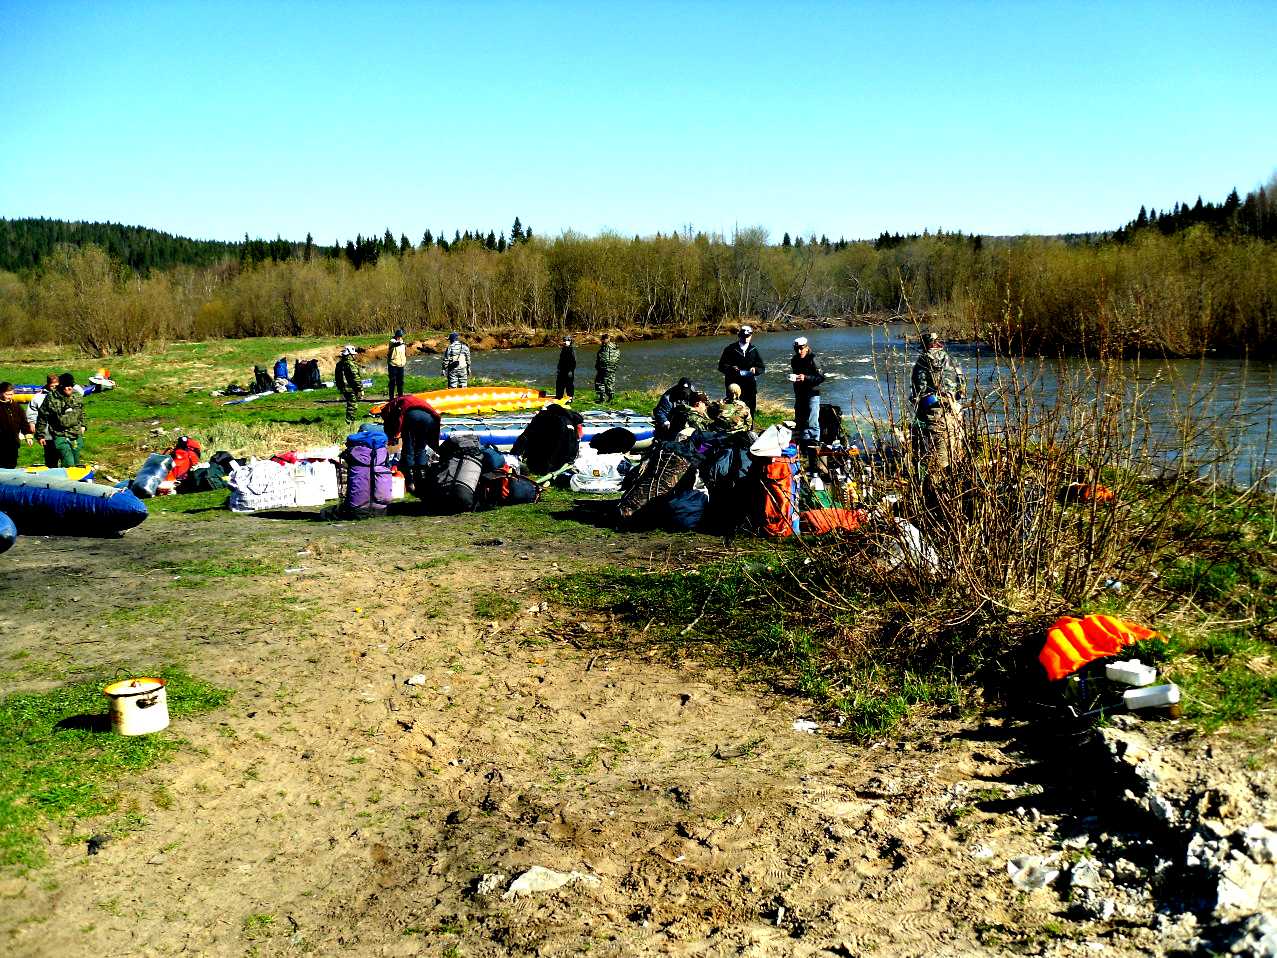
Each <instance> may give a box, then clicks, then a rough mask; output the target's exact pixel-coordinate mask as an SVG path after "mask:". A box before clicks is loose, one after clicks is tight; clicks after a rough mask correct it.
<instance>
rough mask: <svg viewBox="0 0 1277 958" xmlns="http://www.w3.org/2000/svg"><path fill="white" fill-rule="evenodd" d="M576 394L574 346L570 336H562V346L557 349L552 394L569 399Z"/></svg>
mask: <svg viewBox="0 0 1277 958" xmlns="http://www.w3.org/2000/svg"><path fill="white" fill-rule="evenodd" d="M575 394H576V347H575V346H573V345H572V337H571V336H564V337H563V348H562V349H560V350H559V366H558V369H557V370H556V375H555V377H554V395H555V396H556V397H557V398H559V399H568V400H570V399H571V398H572V397H573V396H574V395H575Z"/></svg>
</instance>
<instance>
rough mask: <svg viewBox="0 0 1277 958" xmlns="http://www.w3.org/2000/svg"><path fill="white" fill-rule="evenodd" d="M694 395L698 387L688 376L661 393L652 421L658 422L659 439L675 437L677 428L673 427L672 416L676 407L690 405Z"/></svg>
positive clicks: (657, 435)
mask: <svg viewBox="0 0 1277 958" xmlns="http://www.w3.org/2000/svg"><path fill="white" fill-rule="evenodd" d="M694 395H696V387H695V386H693V385H692V381H691V380H690V379H688V378H687V377H686V376H684V377H683V378H682V379H680V380H679V381H678V382H676V383H675V384H674V385H673V386H671V387H670V388H669V389H667V390H665V392H663V393H661V398H660V399H659V400H658V401H657V403H656V408H655V409H654V410H652V421H653V422H654V423H656V438H657V439H670V438H673V435H674V433H675V432H676V430H675V429H673V427H672V423H671V422H670V417H671V416H672V415H673V414H674V409H675V408H676V407H677V406H680V405H682V406H686V405H689V404H690V403H691V401H692V397H693V396H694Z"/></svg>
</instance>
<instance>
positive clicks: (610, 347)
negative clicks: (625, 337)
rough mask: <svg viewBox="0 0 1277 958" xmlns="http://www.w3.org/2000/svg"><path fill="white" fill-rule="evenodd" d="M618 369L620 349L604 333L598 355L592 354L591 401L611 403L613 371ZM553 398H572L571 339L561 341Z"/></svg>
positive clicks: (573, 359) (573, 353)
mask: <svg viewBox="0 0 1277 958" xmlns="http://www.w3.org/2000/svg"><path fill="white" fill-rule="evenodd" d="M620 367H621V347H620V346H618V345H616V343H614V342H613V341H612V337H611V336H609V335H608V334H607V333H604V334H603V335H602V336H600V337H599V351H598V352H597V353H595V354H594V397H595V398H596V399H597V400H598V401H599V402H611V401H612V400H613V398H614V397H615V396H616V371H617V370H618V369H619V368H620ZM554 395H555V397H556V398H558V399H572V398H573V397H575V396H576V346H575V344H574V343H573V340H572V337H571V336H564V337H563V347H562V348H561V349H560V350H559V364H558V367H557V369H556V370H555V378H554Z"/></svg>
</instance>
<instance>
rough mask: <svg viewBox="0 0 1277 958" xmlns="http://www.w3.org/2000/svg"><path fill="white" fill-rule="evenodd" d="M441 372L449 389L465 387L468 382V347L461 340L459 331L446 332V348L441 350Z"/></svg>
mask: <svg viewBox="0 0 1277 958" xmlns="http://www.w3.org/2000/svg"><path fill="white" fill-rule="evenodd" d="M443 374H444V375H445V376H447V377H448V388H449V389H465V388H466V386H467V385H468V384H469V382H470V347H469V346H467V345H466V344H465V343H463V342H462V341H461V334H460V333H449V334H448V348H447V349H445V350H444V351H443Z"/></svg>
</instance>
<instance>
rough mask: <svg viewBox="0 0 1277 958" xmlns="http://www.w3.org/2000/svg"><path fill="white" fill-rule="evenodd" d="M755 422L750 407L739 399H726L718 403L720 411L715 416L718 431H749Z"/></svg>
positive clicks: (715, 427) (714, 423)
mask: <svg viewBox="0 0 1277 958" xmlns="http://www.w3.org/2000/svg"><path fill="white" fill-rule="evenodd" d="M752 424H753V417H752V416H751V415H750V412H749V407H748V406H746V405H745V404H744V403H743V402H741V400H739V399H725V400H723V401H722V402H721V403H719V405H718V413H717V414H716V415H715V416H714V422H713V426H714V429H716V430H717V431H718V432H725V433H728V434H731V433H735V432H749V427H750V426H751V425H752Z"/></svg>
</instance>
